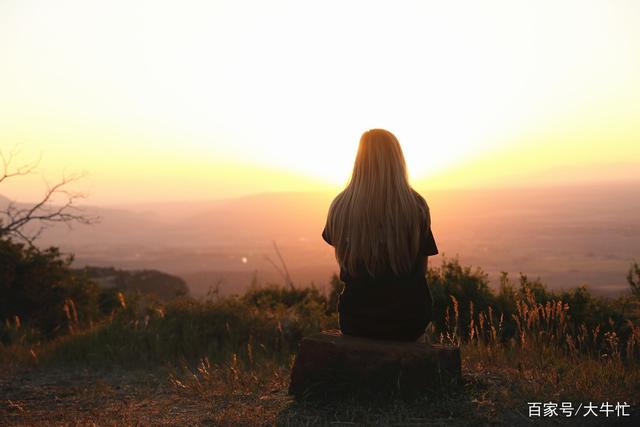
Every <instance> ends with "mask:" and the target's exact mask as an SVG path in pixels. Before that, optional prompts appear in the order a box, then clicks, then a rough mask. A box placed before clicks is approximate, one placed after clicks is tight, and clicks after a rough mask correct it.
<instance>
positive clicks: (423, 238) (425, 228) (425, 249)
mask: <svg viewBox="0 0 640 427" xmlns="http://www.w3.org/2000/svg"><path fill="white" fill-rule="evenodd" d="M427 209H428V208H427ZM427 212H428V211H427ZM427 215H428V214H427ZM420 253H421V254H422V255H427V256H431V255H437V254H438V246H437V245H436V240H435V239H434V237H433V232H431V221H430V219H429V218H428V217H427V216H426V215H425V216H423V218H422V226H421V228H420Z"/></svg>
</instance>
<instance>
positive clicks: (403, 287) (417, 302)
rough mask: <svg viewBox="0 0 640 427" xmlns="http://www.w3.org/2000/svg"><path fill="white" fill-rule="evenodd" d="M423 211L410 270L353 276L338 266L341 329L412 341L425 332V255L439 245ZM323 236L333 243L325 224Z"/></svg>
mask: <svg viewBox="0 0 640 427" xmlns="http://www.w3.org/2000/svg"><path fill="white" fill-rule="evenodd" d="M425 207H426V206H425ZM422 212H423V214H422V216H421V217H422V224H423V225H422V227H421V231H420V248H419V251H418V254H417V257H416V260H415V262H414V264H413V269H412V270H411V271H410V272H408V273H406V274H403V275H401V276H396V275H394V274H393V273H391V272H389V273H387V274H384V275H381V276H380V277H378V276H376V278H373V277H371V276H370V275H369V274H368V273H367V272H366V271H362V272H361V271H359V272H358V274H357V275H353V276H352V275H350V274H349V272H347V271H346V270H345V269H343V268H341V269H340V280H341V281H343V282H344V283H345V288H344V290H343V291H342V294H341V295H340V300H339V304H338V311H339V313H340V328H341V329H342V332H344V333H347V334H350V335H360V336H367V337H372V338H383V339H402V340H415V339H416V338H417V337H418V336H420V335H421V334H422V332H424V329H425V328H426V326H427V324H428V322H429V321H430V320H431V305H432V303H433V302H432V298H431V292H430V290H429V287H428V284H427V281H426V278H425V274H426V271H425V268H426V265H425V264H426V263H425V258H426V257H427V256H430V255H436V254H437V253H438V248H437V246H436V242H435V239H434V237H433V233H432V232H431V226H430V225H427V223H428V220H427V217H426V210H424V211H422ZM322 238H323V239H324V240H325V241H326V242H327V243H329V244H330V245H332V246H333V243H332V241H331V236H329V234H328V232H327V228H326V226H325V229H324V230H323V231H322Z"/></svg>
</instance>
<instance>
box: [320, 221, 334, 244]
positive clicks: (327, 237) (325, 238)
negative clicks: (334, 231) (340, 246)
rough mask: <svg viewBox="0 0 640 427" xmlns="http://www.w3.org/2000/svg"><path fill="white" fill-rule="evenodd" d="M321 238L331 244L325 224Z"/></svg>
mask: <svg viewBox="0 0 640 427" xmlns="http://www.w3.org/2000/svg"><path fill="white" fill-rule="evenodd" d="M322 238H323V239H324V241H325V242H327V243H328V244H330V245H332V246H333V243H331V239H330V238H329V233H328V232H327V226H325V227H324V230H322Z"/></svg>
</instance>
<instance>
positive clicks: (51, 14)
mask: <svg viewBox="0 0 640 427" xmlns="http://www.w3.org/2000/svg"><path fill="white" fill-rule="evenodd" d="M639 20H640V4H638V3H637V2H633V1H627V2H624V1H616V2H596V1H594V2H585V1H575V2H562V3H559V2H553V1H549V2H546V1H536V2H510V1H494V2H424V1H412V2H407V1H398V2H371V1H366V2H365V1H361V2H355V1H348V2H344V1H343V2H339V1H325V2H314V3H311V2H301V1H290V2H285V1H268V2H264V1H255V2H246V1H228V2H197V1H190V2H187V1H180V2H178V1H175V2H169V1H167V2H158V1H149V2H143V1H136V2H130V1H109V2H93V1H86V0H84V1H60V2H45V1H26V0H21V1H5V2H2V3H0V58H2V60H1V61H2V65H1V66H0V94H1V95H0V148H1V149H2V150H3V151H6V150H9V149H10V148H11V147H13V146H14V145H16V144H18V145H20V147H21V148H22V155H21V158H23V159H24V160H25V161H27V160H30V159H32V158H34V156H35V157H37V155H38V153H40V152H41V153H42V155H43V160H42V162H41V167H40V170H41V171H42V172H43V173H44V174H45V176H46V177H49V178H50V179H55V178H56V177H58V176H59V175H60V174H61V173H62V172H63V170H66V171H75V172H79V171H87V172H88V173H89V174H90V178H89V181H88V182H86V183H84V184H83V185H84V186H80V187H81V189H84V190H88V191H89V192H90V195H91V197H90V201H91V202H92V203H112V202H120V201H133V200H176V199H191V198H215V197H226V196H230V195H240V194H249V193H255V192H262V191H284V190H318V189H334V188H336V187H338V186H340V185H342V184H343V183H344V182H345V180H346V179H347V178H348V175H349V173H350V168H351V165H352V161H353V157H354V154H355V150H356V147H357V142H358V138H359V136H360V134H361V133H362V131H364V130H366V129H368V128H372V127H383V128H387V129H389V130H391V131H392V132H394V133H395V134H396V135H397V136H398V139H399V140H400V142H401V144H402V146H403V149H404V151H405V156H406V158H407V162H408V164H409V170H410V173H411V176H412V178H413V179H414V180H415V181H416V182H420V183H422V184H424V185H425V186H429V185H430V186H432V187H447V186H462V187H464V186H478V185H487V186H492V185H504V183H505V181H506V182H508V183H509V184H513V185H518V184H523V183H531V182H536V181H537V180H538V177H539V176H540V175H541V174H546V178H545V179H546V180H547V181H548V182H552V181H553V179H556V180H558V181H562V182H564V181H571V182H573V181H581V180H586V181H589V180H594V179H638V178H640V148H639V147H640V128H639V127H638V123H640V81H639V79H638V76H640V25H637V24H638V22H639ZM549 171H551V172H549ZM549 174H551V175H549ZM41 190H42V186H41V182H40V177H37V179H30V180H24V181H23V182H22V183H19V184H18V183H16V184H15V185H14V186H7V187H6V188H3V189H1V190H0V193H2V194H10V195H11V196H13V197H16V198H19V199H23V200H30V199H35V198H37V197H38V195H39V194H40V192H41Z"/></svg>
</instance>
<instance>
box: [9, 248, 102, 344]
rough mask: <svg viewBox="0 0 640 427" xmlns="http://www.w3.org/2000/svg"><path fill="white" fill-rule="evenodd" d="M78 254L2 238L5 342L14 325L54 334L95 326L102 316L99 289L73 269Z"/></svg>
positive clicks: (45, 333) (47, 336) (43, 333)
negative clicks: (72, 265)
mask: <svg viewBox="0 0 640 427" xmlns="http://www.w3.org/2000/svg"><path fill="white" fill-rule="evenodd" d="M72 261H73V257H72V256H67V257H64V256H63V255H62V254H61V253H60V251H59V250H58V249H57V248H53V247H51V248H48V249H45V250H40V249H37V248H36V247H33V246H25V245H24V244H22V243H15V242H13V241H12V240H10V239H0V293H1V294H2V299H0V319H2V320H3V321H4V322H3V323H4V325H2V326H0V337H1V339H2V342H5V343H6V342H7V341H8V340H9V339H10V335H11V332H10V330H11V329H12V328H13V329H15V328H21V329H23V330H24V329H26V330H28V329H33V330H35V334H38V333H41V334H42V335H43V336H44V337H45V338H51V337H53V336H56V335H60V334H62V333H66V332H68V331H70V330H73V329H79V328H84V327H87V326H89V325H90V324H91V323H92V321H95V320H97V317H98V294H99V290H98V287H97V286H96V285H95V284H93V283H91V282H90V281H88V280H86V279H84V278H82V277H77V276H75V275H74V274H73V272H72V271H71V269H70V267H69V266H70V264H71V262H72Z"/></svg>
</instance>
